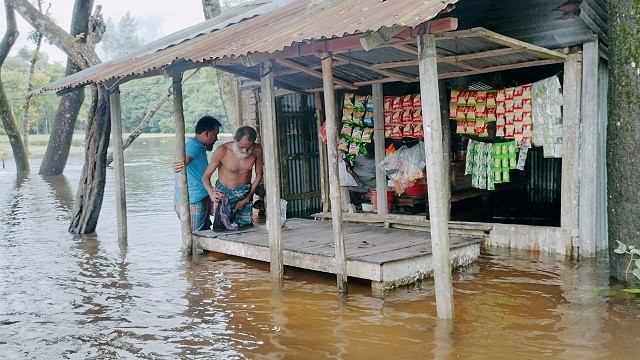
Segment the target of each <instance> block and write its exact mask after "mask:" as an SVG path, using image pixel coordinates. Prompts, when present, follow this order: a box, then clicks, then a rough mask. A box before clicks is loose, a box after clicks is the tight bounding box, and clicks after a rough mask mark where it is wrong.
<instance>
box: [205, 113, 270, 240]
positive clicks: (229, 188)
mask: <svg viewBox="0 0 640 360" xmlns="http://www.w3.org/2000/svg"><path fill="white" fill-rule="evenodd" d="M256 138H257V133H256V130H255V129H254V128H252V127H250V126H243V127H240V128H238V130H237V131H236V134H235V136H234V138H233V141H230V142H228V143H226V144H224V145H222V146H219V147H218V148H217V149H216V150H215V151H214V152H213V155H212V156H211V162H210V163H209V166H207V169H206V170H205V172H204V175H203V176H202V184H204V188H205V189H206V190H207V192H208V194H209V196H210V197H211V198H212V199H214V198H217V197H219V196H220V194H222V195H225V196H227V197H228V199H229V204H230V205H231V210H232V213H231V219H233V221H234V222H235V223H236V224H237V225H238V227H243V226H251V225H253V219H252V217H251V203H252V201H251V200H252V199H253V194H254V193H255V192H256V189H257V188H258V185H259V184H260V182H261V181H262V168H263V159H262V147H261V146H260V144H256ZM254 168H255V174H256V176H255V178H254V179H253V181H251V178H252V175H253V172H254ZM216 170H218V180H217V181H216V184H215V187H214V186H213V185H212V184H211V175H213V173H214V172H215V171H216Z"/></svg>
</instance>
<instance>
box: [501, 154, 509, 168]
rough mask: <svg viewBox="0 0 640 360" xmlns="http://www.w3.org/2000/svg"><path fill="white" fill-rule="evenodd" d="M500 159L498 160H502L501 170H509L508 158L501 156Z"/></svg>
mask: <svg viewBox="0 0 640 360" xmlns="http://www.w3.org/2000/svg"><path fill="white" fill-rule="evenodd" d="M501 156H502V157H501V158H500V160H502V162H501V166H502V168H503V169H504V168H507V169H508V168H509V157H508V156H506V155H501Z"/></svg>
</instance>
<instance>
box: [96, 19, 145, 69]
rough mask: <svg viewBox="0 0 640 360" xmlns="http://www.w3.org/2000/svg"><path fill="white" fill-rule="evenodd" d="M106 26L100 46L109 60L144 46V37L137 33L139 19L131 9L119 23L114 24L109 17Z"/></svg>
mask: <svg viewBox="0 0 640 360" xmlns="http://www.w3.org/2000/svg"><path fill="white" fill-rule="evenodd" d="M106 26H107V30H106V31H105V33H104V36H103V37H102V41H101V42H100V46H101V47H102V51H103V52H104V53H105V55H106V58H107V60H108V59H112V58H115V57H119V56H122V55H125V54H128V53H130V52H131V51H133V50H135V49H137V48H139V47H140V46H142V39H141V38H140V36H138V34H137V31H138V21H137V20H136V18H135V17H133V16H131V13H130V12H129V11H127V13H126V14H125V15H124V16H123V17H121V18H120V21H118V24H114V22H113V20H111V18H109V19H107V23H106Z"/></svg>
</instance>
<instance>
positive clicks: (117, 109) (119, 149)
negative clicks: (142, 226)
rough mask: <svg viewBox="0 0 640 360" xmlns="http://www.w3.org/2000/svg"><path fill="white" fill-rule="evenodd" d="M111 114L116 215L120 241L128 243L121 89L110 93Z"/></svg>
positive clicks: (117, 88) (112, 90) (116, 88)
mask: <svg viewBox="0 0 640 360" xmlns="http://www.w3.org/2000/svg"><path fill="white" fill-rule="evenodd" d="M109 106H110V109H109V110H110V113H111V141H112V145H113V164H114V165H113V167H114V170H115V171H114V174H115V184H116V186H115V192H116V213H117V218H118V241H121V242H126V241H127V194H126V190H125V181H124V180H125V179H124V145H123V142H122V107H121V105H120V88H119V87H117V86H116V87H115V88H113V89H111V91H110V92H109Z"/></svg>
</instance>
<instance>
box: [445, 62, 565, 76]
mask: <svg viewBox="0 0 640 360" xmlns="http://www.w3.org/2000/svg"><path fill="white" fill-rule="evenodd" d="M561 62H563V60H535V61H528V62H523V63H517V64H507V65H498V66H491V67H486V68H482V69H478V70H469V71H452V72H446V73H442V74H440V75H438V78H439V79H448V78H452V77H459V76H468V75H477V74H486V73H491V72H497V71H504V70H513V69H521V68H526V67H536V66H542V65H551V64H558V63H561Z"/></svg>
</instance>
